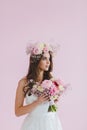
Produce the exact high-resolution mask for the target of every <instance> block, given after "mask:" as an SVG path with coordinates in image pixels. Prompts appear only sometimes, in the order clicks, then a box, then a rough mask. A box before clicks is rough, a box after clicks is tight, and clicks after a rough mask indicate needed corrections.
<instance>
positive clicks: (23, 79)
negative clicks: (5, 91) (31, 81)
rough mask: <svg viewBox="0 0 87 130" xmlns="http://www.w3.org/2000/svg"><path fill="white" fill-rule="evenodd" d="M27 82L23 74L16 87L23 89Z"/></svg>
mask: <svg viewBox="0 0 87 130" xmlns="http://www.w3.org/2000/svg"><path fill="white" fill-rule="evenodd" d="M26 83H27V78H26V77H25V76H24V77H22V78H21V79H20V80H19V81H18V89H23V87H24V86H25V85H26Z"/></svg>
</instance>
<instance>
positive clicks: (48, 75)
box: [23, 51, 53, 96]
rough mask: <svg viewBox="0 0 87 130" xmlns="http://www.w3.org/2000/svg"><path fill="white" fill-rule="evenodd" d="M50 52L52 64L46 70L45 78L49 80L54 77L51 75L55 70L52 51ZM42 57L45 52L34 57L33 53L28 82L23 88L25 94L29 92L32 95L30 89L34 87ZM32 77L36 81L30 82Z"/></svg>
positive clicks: (27, 76) (27, 77)
mask: <svg viewBox="0 0 87 130" xmlns="http://www.w3.org/2000/svg"><path fill="white" fill-rule="evenodd" d="M49 54H50V66H49V69H48V71H44V75H43V80H45V79H48V80H49V79H51V78H52V75H51V72H52V70H53V60H52V52H50V51H49ZM38 57H39V58H38ZM42 57H43V53H42V54H39V55H36V57H33V56H32V55H31V56H30V59H29V68H28V73H27V75H26V79H27V81H28V83H27V85H25V87H24V88H23V91H24V94H25V96H26V94H27V93H28V95H31V94H30V91H29V90H30V89H32V86H33V85H34V84H35V82H36V81H37V77H38V71H37V67H38V64H39V62H40V60H41V59H42ZM30 79H32V80H33V81H34V82H29V80H30ZM43 80H42V81H43Z"/></svg>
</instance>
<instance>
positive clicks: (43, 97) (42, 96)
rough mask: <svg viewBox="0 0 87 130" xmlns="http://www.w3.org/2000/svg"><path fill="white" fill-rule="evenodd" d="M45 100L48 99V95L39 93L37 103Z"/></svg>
mask: <svg viewBox="0 0 87 130" xmlns="http://www.w3.org/2000/svg"><path fill="white" fill-rule="evenodd" d="M45 101H49V95H48V94H45V93H43V94H41V95H40V96H39V97H38V99H37V102H38V103H39V104H41V103H43V102H45Z"/></svg>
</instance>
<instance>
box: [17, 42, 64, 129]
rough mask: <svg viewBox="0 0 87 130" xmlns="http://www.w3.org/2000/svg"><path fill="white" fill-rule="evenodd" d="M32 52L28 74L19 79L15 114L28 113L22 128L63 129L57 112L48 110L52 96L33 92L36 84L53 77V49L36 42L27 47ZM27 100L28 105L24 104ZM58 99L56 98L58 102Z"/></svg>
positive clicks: (28, 51)
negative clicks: (37, 94)
mask: <svg viewBox="0 0 87 130" xmlns="http://www.w3.org/2000/svg"><path fill="white" fill-rule="evenodd" d="M26 52H27V54H29V53H30V61H29V63H30V65H29V70H28V74H27V75H26V76H25V77H23V78H22V79H20V80H19V82H18V87H17V91H16V98H15V114H16V116H22V115H25V114H28V115H27V116H26V118H25V120H24V122H23V124H22V126H21V130H62V126H61V122H60V120H59V117H58V114H57V112H56V111H55V112H52V111H48V108H49V103H50V96H49V94H48V93H46V92H45V91H44V92H43V93H41V94H40V95H39V96H36V95H35V94H33V93H31V92H32V91H31V90H32V88H33V86H34V85H36V84H38V85H41V84H42V83H43V82H44V81H45V80H48V81H50V80H51V79H53V76H52V75H51V72H52V70H53V62H52V58H53V53H54V52H53V49H52V47H51V46H50V45H48V44H45V43H35V44H33V45H30V46H28V47H27V50H26ZM24 101H26V105H24ZM57 102H58V99H55V100H54V103H55V104H57Z"/></svg>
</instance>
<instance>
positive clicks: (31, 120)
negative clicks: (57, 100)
mask: <svg viewBox="0 0 87 130" xmlns="http://www.w3.org/2000/svg"><path fill="white" fill-rule="evenodd" d="M36 99H37V97H36V96H35V95H34V94H32V95H30V96H28V95H26V104H30V103H32V102H33V101H35V100H36ZM48 108H49V102H48V101H45V102H44V103H42V104H40V105H39V106H37V107H36V108H35V109H34V110H33V111H32V112H31V113H29V114H28V115H27V116H26V117H25V119H24V121H23V124H22V126H21V130H62V125H61V122H60V119H59V117H58V114H57V112H48Z"/></svg>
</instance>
